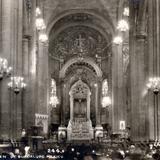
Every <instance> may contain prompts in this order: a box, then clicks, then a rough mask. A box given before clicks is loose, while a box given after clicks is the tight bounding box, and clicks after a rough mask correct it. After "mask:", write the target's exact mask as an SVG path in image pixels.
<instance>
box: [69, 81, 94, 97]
mask: <svg viewBox="0 0 160 160" xmlns="http://www.w3.org/2000/svg"><path fill="white" fill-rule="evenodd" d="M77 87H82V88H83V89H84V91H85V94H87V93H89V94H91V93H90V88H89V87H88V85H87V84H86V83H84V82H83V81H82V80H81V79H79V80H78V81H76V82H75V83H74V84H73V85H72V87H71V89H70V93H69V94H70V95H71V94H74V93H76V89H77Z"/></svg>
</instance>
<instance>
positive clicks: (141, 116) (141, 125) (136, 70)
mask: <svg viewBox="0 0 160 160" xmlns="http://www.w3.org/2000/svg"><path fill="white" fill-rule="evenodd" d="M145 2H147V1H145V0H144V1H141V2H140V4H139V5H142V6H143V7H142V6H139V7H141V9H140V10H139V12H138V11H137V10H135V8H134V6H133V5H130V26H131V28H130V33H129V38H130V39H129V43H130V44H129V45H130V46H129V47H130V85H131V91H130V96H131V103H130V105H131V138H132V139H133V140H136V141H143V140H148V126H147V121H148V120H147V116H148V115H147V110H148V108H147V87H146V82H147V80H146V73H147V72H146V71H147V70H146V65H147V61H146V57H147V54H146V53H147V49H146V48H147V44H146V25H147V22H146V19H147V17H146V16H145V15H146V9H145V7H146V3H145ZM143 3H144V4H143ZM146 8H147V7H146ZM137 13H138V14H137ZM135 18H137V23H135ZM149 54H150V53H149Z"/></svg>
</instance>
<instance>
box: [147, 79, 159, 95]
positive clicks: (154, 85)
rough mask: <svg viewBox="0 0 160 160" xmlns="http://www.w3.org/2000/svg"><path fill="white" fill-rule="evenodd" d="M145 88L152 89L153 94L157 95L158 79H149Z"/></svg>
mask: <svg viewBox="0 0 160 160" xmlns="http://www.w3.org/2000/svg"><path fill="white" fill-rule="evenodd" d="M147 88H148V89H152V90H153V92H154V93H158V92H159V90H160V77H151V78H149V81H148V83H147Z"/></svg>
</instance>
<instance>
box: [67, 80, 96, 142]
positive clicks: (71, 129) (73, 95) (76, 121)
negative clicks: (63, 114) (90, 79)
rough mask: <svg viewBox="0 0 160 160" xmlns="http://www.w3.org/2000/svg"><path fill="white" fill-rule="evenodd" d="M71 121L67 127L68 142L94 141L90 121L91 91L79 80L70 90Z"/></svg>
mask: <svg viewBox="0 0 160 160" xmlns="http://www.w3.org/2000/svg"><path fill="white" fill-rule="evenodd" d="M69 95H70V121H69V124H68V127H67V139H68V140H90V139H93V128H92V122H91V120H90V95H91V92H90V89H89V87H88V85H87V84H85V83H84V82H83V81H82V80H81V79H79V80H78V81H77V82H76V83H75V84H73V86H72V87H71V90H70V93H69Z"/></svg>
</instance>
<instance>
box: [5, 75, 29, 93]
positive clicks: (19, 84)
mask: <svg viewBox="0 0 160 160" xmlns="http://www.w3.org/2000/svg"><path fill="white" fill-rule="evenodd" d="M8 87H9V88H10V89H12V90H13V91H14V92H15V93H16V94H18V93H19V92H20V90H21V89H25V88H26V83H24V78H23V77H21V76H13V77H11V81H10V82H9V83H8Z"/></svg>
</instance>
